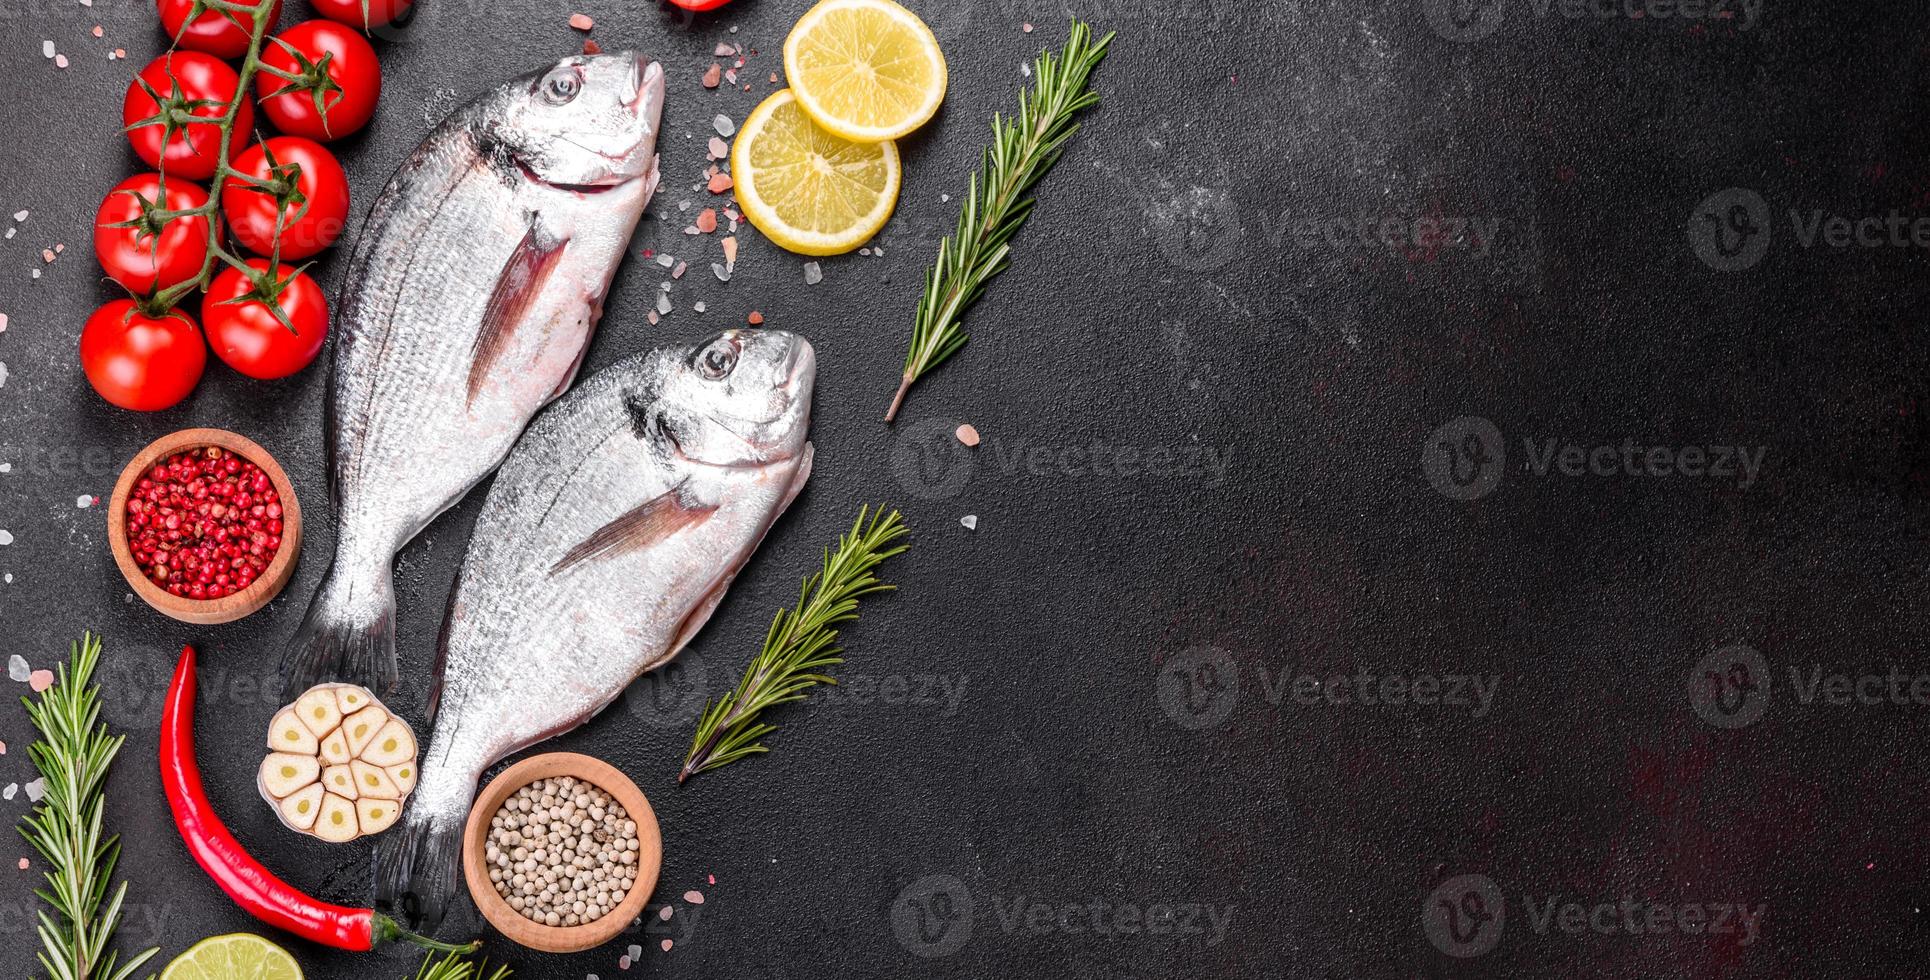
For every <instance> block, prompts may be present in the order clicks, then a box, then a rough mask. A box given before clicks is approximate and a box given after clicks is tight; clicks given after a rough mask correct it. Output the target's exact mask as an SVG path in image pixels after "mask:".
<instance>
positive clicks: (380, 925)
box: [373, 912, 482, 956]
mask: <svg viewBox="0 0 1930 980" xmlns="http://www.w3.org/2000/svg"><path fill="white" fill-rule="evenodd" d="M373 925H374V938H375V942H374V943H373V945H375V946H380V945H382V944H383V943H386V942H405V943H414V944H415V945H417V946H420V947H422V948H423V949H426V950H430V951H432V952H437V953H456V954H458V955H462V956H467V955H469V954H470V953H473V952H475V951H476V950H479V949H481V948H482V940H480V939H471V940H470V941H468V942H466V943H445V942H442V941H440V940H436V939H430V938H429V937H428V936H424V935H421V934H419V933H414V932H410V931H409V930H407V929H404V928H402V924H401V923H399V922H397V921H395V920H394V919H391V918H389V917H388V916H386V915H383V914H382V913H380V912H377V913H376V914H375V921H374V923H373Z"/></svg>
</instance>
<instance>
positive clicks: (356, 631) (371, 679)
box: [281, 558, 396, 694]
mask: <svg viewBox="0 0 1930 980" xmlns="http://www.w3.org/2000/svg"><path fill="white" fill-rule="evenodd" d="M281 670H282V679H283V680H284V681H286V682H287V685H288V686H287V689H288V690H290V691H295V692H300V691H306V690H308V689H309V688H311V687H314V686H315V685H316V684H319V683H321V682H323V681H328V680H343V681H347V682H349V683H351V684H360V685H362V686H363V687H366V688H368V689H369V690H371V691H374V692H376V693H378V694H386V693H388V692H389V691H392V690H394V689H395V682H396V668H395V581H394V579H393V577H392V576H391V574H390V571H389V562H388V559H386V558H385V559H383V560H382V561H381V562H380V563H378V564H376V565H375V566H373V567H372V568H365V567H354V566H350V565H345V564H343V563H342V562H341V561H339V560H338V561H336V563H335V564H334V565H331V566H329V570H328V572H327V574H326V575H324V576H323V578H322V587H321V588H320V589H318V590H316V592H315V598H314V599H313V600H312V601H311V602H310V603H309V605H308V615H307V616H305V617H303V618H302V625H301V628H300V629H298V630H296V631H295V639H294V640H293V641H292V642H291V643H290V644H289V646H288V652H287V653H286V654H285V655H284V656H283V657H282V663H281Z"/></svg>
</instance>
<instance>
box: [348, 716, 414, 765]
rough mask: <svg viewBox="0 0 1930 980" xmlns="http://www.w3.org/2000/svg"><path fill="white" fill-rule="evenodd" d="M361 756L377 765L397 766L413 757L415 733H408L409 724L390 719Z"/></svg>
mask: <svg viewBox="0 0 1930 980" xmlns="http://www.w3.org/2000/svg"><path fill="white" fill-rule="evenodd" d="M361 756H362V758H363V760H364V761H367V762H373V763H375V764H376V765H378V766H399V765H401V764H402V763H404V762H408V761H409V760H411V759H413V758H415V735H414V734H412V733H410V731H409V726H407V725H405V724H403V723H402V722H401V721H399V720H395V719H391V720H390V721H389V723H388V724H386V725H383V726H382V731H381V732H379V733H377V734H376V736H375V740H374V741H373V742H371V743H369V747H368V748H367V749H365V750H363V751H362V752H361Z"/></svg>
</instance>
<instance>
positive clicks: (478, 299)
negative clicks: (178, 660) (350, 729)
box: [282, 52, 663, 691]
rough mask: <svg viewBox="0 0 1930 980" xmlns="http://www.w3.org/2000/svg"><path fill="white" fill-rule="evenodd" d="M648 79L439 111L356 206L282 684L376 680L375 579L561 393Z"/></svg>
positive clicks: (632, 193)
mask: <svg viewBox="0 0 1930 980" xmlns="http://www.w3.org/2000/svg"><path fill="white" fill-rule="evenodd" d="M662 111H663V70H662V68H661V67H660V66H658V65H657V64H655V63H652V62H648V61H646V60H645V59H643V58H642V57H640V56H638V55H636V54H632V53H628V52H625V53H621V54H607V55H597V56H579V57H571V58H565V59H564V60H562V61H561V62H558V63H557V64H556V65H555V66H553V67H550V68H547V69H544V70H541V71H537V72H534V73H532V74H529V75H525V76H523V77H521V78H517V79H513V80H511V81H509V82H506V83H504V84H503V85H501V86H499V87H498V88H496V89H494V90H492V91H490V92H488V93H487V94H485V95H483V96H482V97H480V98H478V99H476V100H475V101H474V102H471V103H469V104H468V105H466V106H464V107H462V108H461V109H458V110H456V112H455V113H454V114H453V115H451V116H450V117H449V119H448V120H447V121H445V122H444V123H443V124H442V125H441V126H440V127H438V128H437V129H436V130H435V132H433V133H431V134H430V135H429V137H428V138H427V139H426V140H424V141H423V143H422V145H421V146H418V147H417V148H416V150H415V152H414V153H413V154H411V155H410V156H409V158H408V160H407V161H405V162H404V163H403V164H402V167H401V168H400V169H399V170H397V171H396V175H395V177H394V178H393V179H392V180H390V182H389V186H388V188H387V189H385V190H384V191H383V192H382V196H381V198H380V199H378V200H377V201H376V202H375V206H374V209H373V210H372V211H371V212H370V213H369V219H368V224H367V225H366V226H365V227H364V229H363V231H362V236H361V238H360V239H359V240H358V241H357V243H356V249H355V257H354V259H353V260H352V261H351V263H350V265H349V270H348V279H347V285H346V286H345V287H344V290H343V296H342V303H341V305H340V311H341V316H340V320H339V321H338V324H337V327H336V336H337V339H336V341H335V361H334V365H335V367H334V376H333V377H332V378H331V380H330V384H329V390H328V421H327V429H328V447H329V465H330V469H331V477H332V480H331V483H332V487H333V491H334V493H333V495H334V502H335V513H336V515H337V529H336V541H335V560H334V563H333V564H332V565H331V566H330V568H329V571H328V573H327V575H326V577H325V578H324V580H323V582H322V586H321V589H320V591H318V592H317V593H316V594H315V598H314V600H313V602H312V603H311V605H310V606H309V609H308V616H307V618H305V619H304V620H303V621H302V625H301V629H300V631H299V632H298V633H297V634H296V637H295V640H294V641H293V644H292V645H291V647H290V648H289V650H288V653H287V655H286V657H285V658H284V659H283V662H282V666H283V671H284V673H285V674H286V675H287V679H288V682H289V689H290V690H296V691H301V690H307V689H308V688H309V687H311V686H312V685H314V684H315V683H317V682H319V681H323V680H329V679H335V678H339V679H341V680H346V681H349V682H350V683H355V684H361V685H364V686H367V687H370V688H372V689H374V690H376V691H388V690H390V689H392V688H393V687H394V686H395V681H396V668H395V625H394V624H395V594H394V589H393V587H392V584H391V581H390V566H391V565H392V563H393V562H394V560H395V554H396V552H397V551H398V550H400V549H401V547H402V546H403V545H404V544H405V543H407V542H408V540H409V539H410V538H413V537H415V535H416V534H417V533H419V532H420V531H421V530H422V529H423V528H424V527H425V526H427V525H428V523H429V522H430V521H432V520H434V519H435V517H436V515H438V514H440V513H442V512H443V511H444V510H445V509H447V508H448V507H449V506H450V505H452V504H454V503H455V502H456V501H457V500H460V499H461V498H462V496H463V494H465V493H467V492H468V491H469V489H470V488H471V487H473V486H475V485H476V483H477V481H479V480H481V479H482V478H483V477H485V476H487V475H488V474H489V472H490V471H491V470H494V469H495V468H496V466H497V464H499V463H501V462H502V460H503V456H504V455H505V454H507V453H508V452H509V449H510V446H512V445H514V443H515V441H516V437H517V435H518V434H520V433H521V432H522V431H523V428H524V426H526V425H527V424H528V423H529V420H530V418H531V417H532V416H534V415H535V414H536V412H537V411H538V410H539V409H541V408H542V407H543V406H544V405H545V404H547V403H548V402H549V401H550V400H551V399H554V398H555V397H556V396H557V395H559V394H561V393H562V392H563V391H564V389H566V388H568V387H569V385H570V381H571V380H572V379H573V378H574V377H575V375H576V370H577V367H578V366H579V365H580V364H582V361H583V353H584V351H585V349H586V348H587V347H588V346H589V343H590V334H591V332H592V331H593V330H594V329H595V327H596V321H597V317H598V316H599V315H600V314H601V313H602V304H603V296H604V293H605V292H606V291H607V290H608V289H609V285H610V280H611V278H612V277H613V276H614V275H615V274H616V269H617V264H618V262H619V261H621V260H622V258H623V253H624V248H625V246H626V245H627V244H628V243H629V240H630V233H631V231H632V230H633V229H635V228H636V225H637V220H638V218H640V217H641V216H642V215H643V209H644V206H645V205H646V204H648V203H649V201H650V195H651V193H652V192H653V191H655V190H656V186H657V130H658V125H659V119H660V116H661V114H662Z"/></svg>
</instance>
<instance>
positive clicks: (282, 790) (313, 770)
mask: <svg viewBox="0 0 1930 980" xmlns="http://www.w3.org/2000/svg"><path fill="white" fill-rule="evenodd" d="M321 775H322V765H321V763H319V762H316V761H315V757H314V756H312V755H297V754H295V753H293V752H270V753H268V756H267V758H264V759H262V760H261V785H262V786H263V787H264V788H265V789H267V790H268V795H269V796H272V797H274V798H275V799H278V800H279V799H281V798H282V797H284V796H288V795H290V794H292V793H294V792H295V791H296V790H298V789H301V788H302V787H304V786H307V785H308V784H310V783H312V782H314V781H315V780H317V779H320V778H321Z"/></svg>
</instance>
